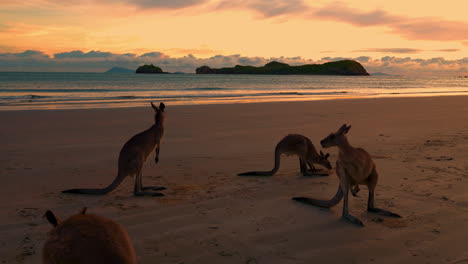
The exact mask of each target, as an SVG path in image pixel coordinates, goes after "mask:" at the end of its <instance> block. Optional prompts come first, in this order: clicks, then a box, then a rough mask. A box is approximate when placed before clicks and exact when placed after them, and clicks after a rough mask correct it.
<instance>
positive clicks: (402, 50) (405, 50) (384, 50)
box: [352, 48, 424, 53]
mask: <svg viewBox="0 0 468 264" xmlns="http://www.w3.org/2000/svg"><path fill="white" fill-rule="evenodd" d="M421 51H424V50H421V49H412V48H370V49H360V50H353V51H352V52H380V53H418V52H421Z"/></svg>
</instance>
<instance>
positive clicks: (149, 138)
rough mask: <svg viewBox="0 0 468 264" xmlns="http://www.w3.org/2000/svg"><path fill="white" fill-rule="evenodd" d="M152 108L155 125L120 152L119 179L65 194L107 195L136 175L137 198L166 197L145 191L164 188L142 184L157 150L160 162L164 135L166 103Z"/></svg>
mask: <svg viewBox="0 0 468 264" xmlns="http://www.w3.org/2000/svg"><path fill="white" fill-rule="evenodd" d="M151 106H152V107H153V109H154V111H155V112H156V114H155V117H154V125H153V126H151V127H150V128H149V129H147V130H145V131H143V132H141V133H139V134H136V135H135V136H133V137H132V138H131V139H130V140H129V141H127V143H125V145H124V146H123V147H122V150H120V155H119V163H118V172H117V177H116V178H115V179H114V181H113V182H112V183H111V184H110V185H109V186H107V187H105V188H102V189H70V190H65V191H63V192H64V193H81V194H106V193H108V192H111V191H113V190H114V189H115V188H117V186H119V184H120V183H121V182H122V180H123V179H124V178H125V177H127V176H133V175H136V179H135V188H134V194H135V195H136V196H141V195H153V196H164V194H162V193H158V192H148V191H144V190H155V191H159V190H164V189H166V188H164V187H150V186H147V187H143V186H142V183H141V173H142V168H143V164H144V163H145V161H146V159H147V158H148V156H149V155H150V154H151V152H153V150H155V149H156V158H155V160H154V161H155V162H156V163H158V161H159V151H160V150H161V144H160V143H161V138H162V136H163V134H164V119H165V115H166V112H165V108H166V106H165V105H164V103H160V104H159V108H158V107H156V106H155V105H154V104H153V103H152V102H151Z"/></svg>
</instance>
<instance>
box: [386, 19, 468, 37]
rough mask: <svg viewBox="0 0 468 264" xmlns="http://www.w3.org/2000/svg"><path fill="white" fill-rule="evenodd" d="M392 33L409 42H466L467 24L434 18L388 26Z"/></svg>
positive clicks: (411, 20) (467, 35)
mask: <svg viewBox="0 0 468 264" xmlns="http://www.w3.org/2000/svg"><path fill="white" fill-rule="evenodd" d="M388 26H389V27H390V28H391V31H392V32H393V33H396V34H399V35H401V36H403V37H405V38H407V39H411V40H442V41H453V40H467V39H468V23H467V22H462V21H446V20H440V19H435V18H423V19H409V20H408V21H401V22H400V23H397V24H394V25H391V24H390V25H388Z"/></svg>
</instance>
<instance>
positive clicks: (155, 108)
mask: <svg viewBox="0 0 468 264" xmlns="http://www.w3.org/2000/svg"><path fill="white" fill-rule="evenodd" d="M151 106H152V107H153V109H154V111H156V112H157V111H159V109H158V107H156V106H155V105H154V104H153V102H151Z"/></svg>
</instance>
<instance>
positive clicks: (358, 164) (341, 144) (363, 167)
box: [293, 124, 401, 226]
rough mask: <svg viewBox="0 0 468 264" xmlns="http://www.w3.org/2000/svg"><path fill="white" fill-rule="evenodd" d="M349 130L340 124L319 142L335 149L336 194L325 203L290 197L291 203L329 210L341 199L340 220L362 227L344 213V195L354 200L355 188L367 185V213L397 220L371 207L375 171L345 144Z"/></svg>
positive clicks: (366, 157) (368, 158)
mask: <svg viewBox="0 0 468 264" xmlns="http://www.w3.org/2000/svg"><path fill="white" fill-rule="evenodd" d="M350 128H351V126H347V125H346V124H344V125H343V126H341V128H340V129H338V131H337V132H336V133H331V134H330V135H329V136H328V137H326V138H324V139H323V140H322V141H320V144H321V145H322V147H323V148H329V147H333V146H337V147H338V149H339V155H338V160H337V161H336V174H337V176H338V178H339V179H340V185H338V191H337V192H336V194H335V196H334V197H333V198H332V199H331V200H329V201H326V200H317V199H312V198H306V197H294V198H293V199H294V200H296V201H299V202H303V203H307V204H311V205H315V206H319V207H324V208H330V207H333V206H335V205H337V204H338V203H339V202H340V201H341V199H342V198H343V196H344V203H343V214H342V217H343V218H344V219H346V220H348V221H350V222H351V223H354V224H357V225H359V226H364V224H363V223H362V222H361V221H360V220H359V219H358V218H356V217H354V216H352V215H350V214H349V212H348V192H349V191H351V192H352V194H353V195H354V196H355V195H356V193H357V192H358V191H359V185H367V188H368V189H369V200H368V203H367V211H368V212H373V213H378V214H380V215H384V216H391V217H401V216H400V215H398V214H395V213H392V212H390V211H387V210H383V209H379V208H376V207H375V206H374V191H375V187H376V185H377V179H378V174H377V169H376V167H375V164H374V162H373V161H372V158H371V156H370V155H369V153H367V151H365V150H364V149H362V148H354V147H352V146H351V145H350V144H349V143H348V139H347V138H346V135H345V134H346V133H348V131H349V129H350Z"/></svg>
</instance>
